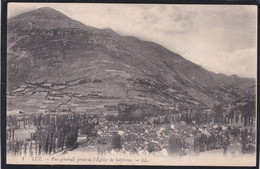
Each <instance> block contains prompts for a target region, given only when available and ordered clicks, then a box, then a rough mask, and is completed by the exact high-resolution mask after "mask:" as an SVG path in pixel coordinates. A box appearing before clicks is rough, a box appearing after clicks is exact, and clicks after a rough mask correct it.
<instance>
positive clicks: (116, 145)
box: [111, 133, 122, 149]
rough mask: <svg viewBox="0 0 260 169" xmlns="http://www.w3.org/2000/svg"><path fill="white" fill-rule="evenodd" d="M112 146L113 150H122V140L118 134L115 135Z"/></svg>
mask: <svg viewBox="0 0 260 169" xmlns="http://www.w3.org/2000/svg"><path fill="white" fill-rule="evenodd" d="M111 146H112V148H113V149H121V148H122V138H121V136H120V135H119V134H118V133H114V134H113V136H112V143H111Z"/></svg>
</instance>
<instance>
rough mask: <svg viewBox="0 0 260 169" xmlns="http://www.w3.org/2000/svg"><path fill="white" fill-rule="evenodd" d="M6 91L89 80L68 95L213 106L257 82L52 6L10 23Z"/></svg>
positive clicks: (232, 97)
mask: <svg viewBox="0 0 260 169" xmlns="http://www.w3.org/2000/svg"><path fill="white" fill-rule="evenodd" d="M7 52H8V56H7V60H8V88H9V91H12V90H13V89H15V88H16V87H17V86H19V85H20V84H22V83H23V82H25V81H32V82H35V81H46V80H47V81H49V82H66V81H71V80H73V79H80V80H83V81H85V82H86V83H84V84H78V85H74V86H70V87H69V89H68V90H69V91H73V92H81V93H83V94H84V93H90V92H93V91H94V92H97V91H98V92H100V93H102V95H104V96H116V97H119V98H121V99H124V98H133V99H134V98H136V97H144V98H147V99H151V100H154V101H160V102H165V103H167V104H174V103H177V102H181V103H184V102H185V103H186V104H187V105H191V106H192V105H193V106H194V105H203V106H206V107H212V106H213V105H214V104H218V103H223V102H226V101H228V100H232V99H235V98H237V97H240V96H243V95H250V94H252V93H253V94H254V91H252V88H250V87H252V86H254V85H255V82H254V80H253V79H246V78H239V77H237V76H226V75H222V74H215V73H213V72H209V71H207V70H206V69H204V68H202V67H201V66H199V65H196V64H194V63H192V62H190V61H188V60H186V59H185V58H183V57H182V56H180V55H178V54H176V53H174V52H171V51H169V50H168V49H166V48H164V47H162V46H160V45H158V44H156V43H152V42H147V41H142V40H140V39H138V38H135V37H127V36H120V35H118V34H117V33H115V32H114V31H113V30H111V29H96V28H93V27H89V26H86V25H84V24H82V23H80V22H78V21H75V20H72V19H70V18H69V17H68V16H66V15H64V14H62V13H61V12H59V11H56V10H54V9H51V8H39V9H37V10H34V11H30V12H27V13H23V14H21V15H18V16H15V17H13V18H11V19H9V20H8V51H7Z"/></svg>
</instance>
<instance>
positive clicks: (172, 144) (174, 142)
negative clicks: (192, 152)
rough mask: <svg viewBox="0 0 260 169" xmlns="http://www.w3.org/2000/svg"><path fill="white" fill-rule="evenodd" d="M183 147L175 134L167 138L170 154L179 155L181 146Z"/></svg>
mask: <svg viewBox="0 0 260 169" xmlns="http://www.w3.org/2000/svg"><path fill="white" fill-rule="evenodd" d="M183 147H184V145H183V141H182V139H181V138H179V137H176V136H173V135H172V136H171V137H170V140H169V152H170V154H177V155H180V154H181V153H182V148H183Z"/></svg>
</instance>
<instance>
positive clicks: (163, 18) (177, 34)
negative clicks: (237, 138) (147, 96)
mask: <svg viewBox="0 0 260 169" xmlns="http://www.w3.org/2000/svg"><path fill="white" fill-rule="evenodd" d="M39 7H52V8H54V9H56V10H59V11H61V12H63V13H64V14H66V15H68V16H69V17H71V18H72V19H75V20H78V21H80V22H82V23H84V24H85V25H88V26H93V27H96V28H112V29H113V30H114V31H115V32H117V33H119V34H121V35H127V36H129V35H130V36H136V37H138V38H140V39H142V40H147V41H152V42H156V43H158V44H160V45H162V46H164V47H166V48H168V49H169V50H171V51H173V52H176V53H178V54H180V55H182V56H183V57H184V58H186V59H188V60H190V61H192V62H193V63H196V64H198V65H201V66H202V67H204V68H206V69H208V70H209V71H213V72H215V73H223V74H226V75H233V74H236V75H238V76H241V77H250V78H252V77H256V75H257V7H256V6H254V5H174V4H87V3H86V4H82V3H80V4H76V3H64V4H63V3H9V4H8V18H11V17H13V16H15V15H18V14H20V13H23V12H26V11H30V10H34V9H37V8H39Z"/></svg>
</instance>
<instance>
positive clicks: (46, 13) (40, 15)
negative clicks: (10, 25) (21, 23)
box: [13, 7, 69, 20]
mask: <svg viewBox="0 0 260 169" xmlns="http://www.w3.org/2000/svg"><path fill="white" fill-rule="evenodd" d="M26 17H37V19H54V20H62V19H69V17H68V16H66V15H64V14H63V13H62V12H60V11H58V10H56V9H53V8H50V7H41V8H38V9H36V10H33V11H29V12H25V13H22V14H20V15H17V16H15V17H13V18H14V19H22V18H26Z"/></svg>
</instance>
